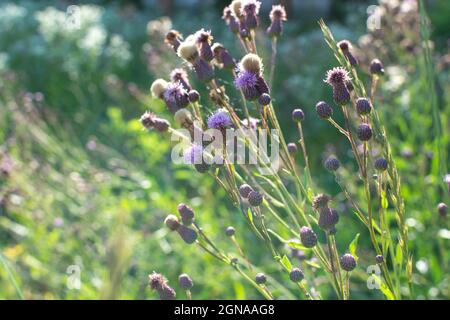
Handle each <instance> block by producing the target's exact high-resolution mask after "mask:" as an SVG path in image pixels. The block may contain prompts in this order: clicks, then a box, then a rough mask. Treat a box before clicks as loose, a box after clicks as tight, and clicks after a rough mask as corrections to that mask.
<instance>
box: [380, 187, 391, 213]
mask: <svg viewBox="0 0 450 320" xmlns="http://www.w3.org/2000/svg"><path fill="white" fill-rule="evenodd" d="M381 207H382V208H383V209H387V208H388V207H389V203H388V200H387V198H386V192H384V191H382V192H381Z"/></svg>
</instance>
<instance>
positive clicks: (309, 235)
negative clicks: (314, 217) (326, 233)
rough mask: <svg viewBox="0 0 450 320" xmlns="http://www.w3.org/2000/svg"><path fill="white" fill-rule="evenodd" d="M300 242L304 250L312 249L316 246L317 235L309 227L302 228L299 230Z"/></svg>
mask: <svg viewBox="0 0 450 320" xmlns="http://www.w3.org/2000/svg"><path fill="white" fill-rule="evenodd" d="M300 240H301V241H302V244H303V245H304V246H305V247H306V248H313V247H314V246H315V245H316V244H317V235H316V233H315V232H314V231H313V230H312V229H311V228H309V227H302V228H301V229H300Z"/></svg>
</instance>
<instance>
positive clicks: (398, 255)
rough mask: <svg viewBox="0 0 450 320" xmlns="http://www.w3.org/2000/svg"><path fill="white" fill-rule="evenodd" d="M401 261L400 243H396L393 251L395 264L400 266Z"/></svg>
mask: <svg viewBox="0 0 450 320" xmlns="http://www.w3.org/2000/svg"><path fill="white" fill-rule="evenodd" d="M402 261H403V252H402V247H401V246H400V243H398V244H397V247H396V249H395V263H396V264H398V265H399V266H401V265H402Z"/></svg>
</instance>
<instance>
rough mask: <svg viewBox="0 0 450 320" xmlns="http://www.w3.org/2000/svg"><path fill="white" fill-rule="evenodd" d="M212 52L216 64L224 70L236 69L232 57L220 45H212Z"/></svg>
mask: <svg viewBox="0 0 450 320" xmlns="http://www.w3.org/2000/svg"><path fill="white" fill-rule="evenodd" d="M212 51H213V53H214V58H215V59H216V61H217V63H219V64H220V65H222V67H223V68H224V69H233V68H235V67H236V62H235V61H234V59H233V57H232V56H231V55H230V53H229V52H228V50H227V49H225V47H224V46H223V45H222V44H220V43H214V45H213V46H212Z"/></svg>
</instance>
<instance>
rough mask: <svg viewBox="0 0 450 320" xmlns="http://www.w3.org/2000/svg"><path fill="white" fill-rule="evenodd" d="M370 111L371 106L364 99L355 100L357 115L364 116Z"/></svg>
mask: <svg viewBox="0 0 450 320" xmlns="http://www.w3.org/2000/svg"><path fill="white" fill-rule="evenodd" d="M371 111H372V105H371V104H370V101H369V100H368V99H366V98H358V99H357V100H356V112H358V114H359V115H361V116H364V115H367V114H369V113H370V112H371Z"/></svg>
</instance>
